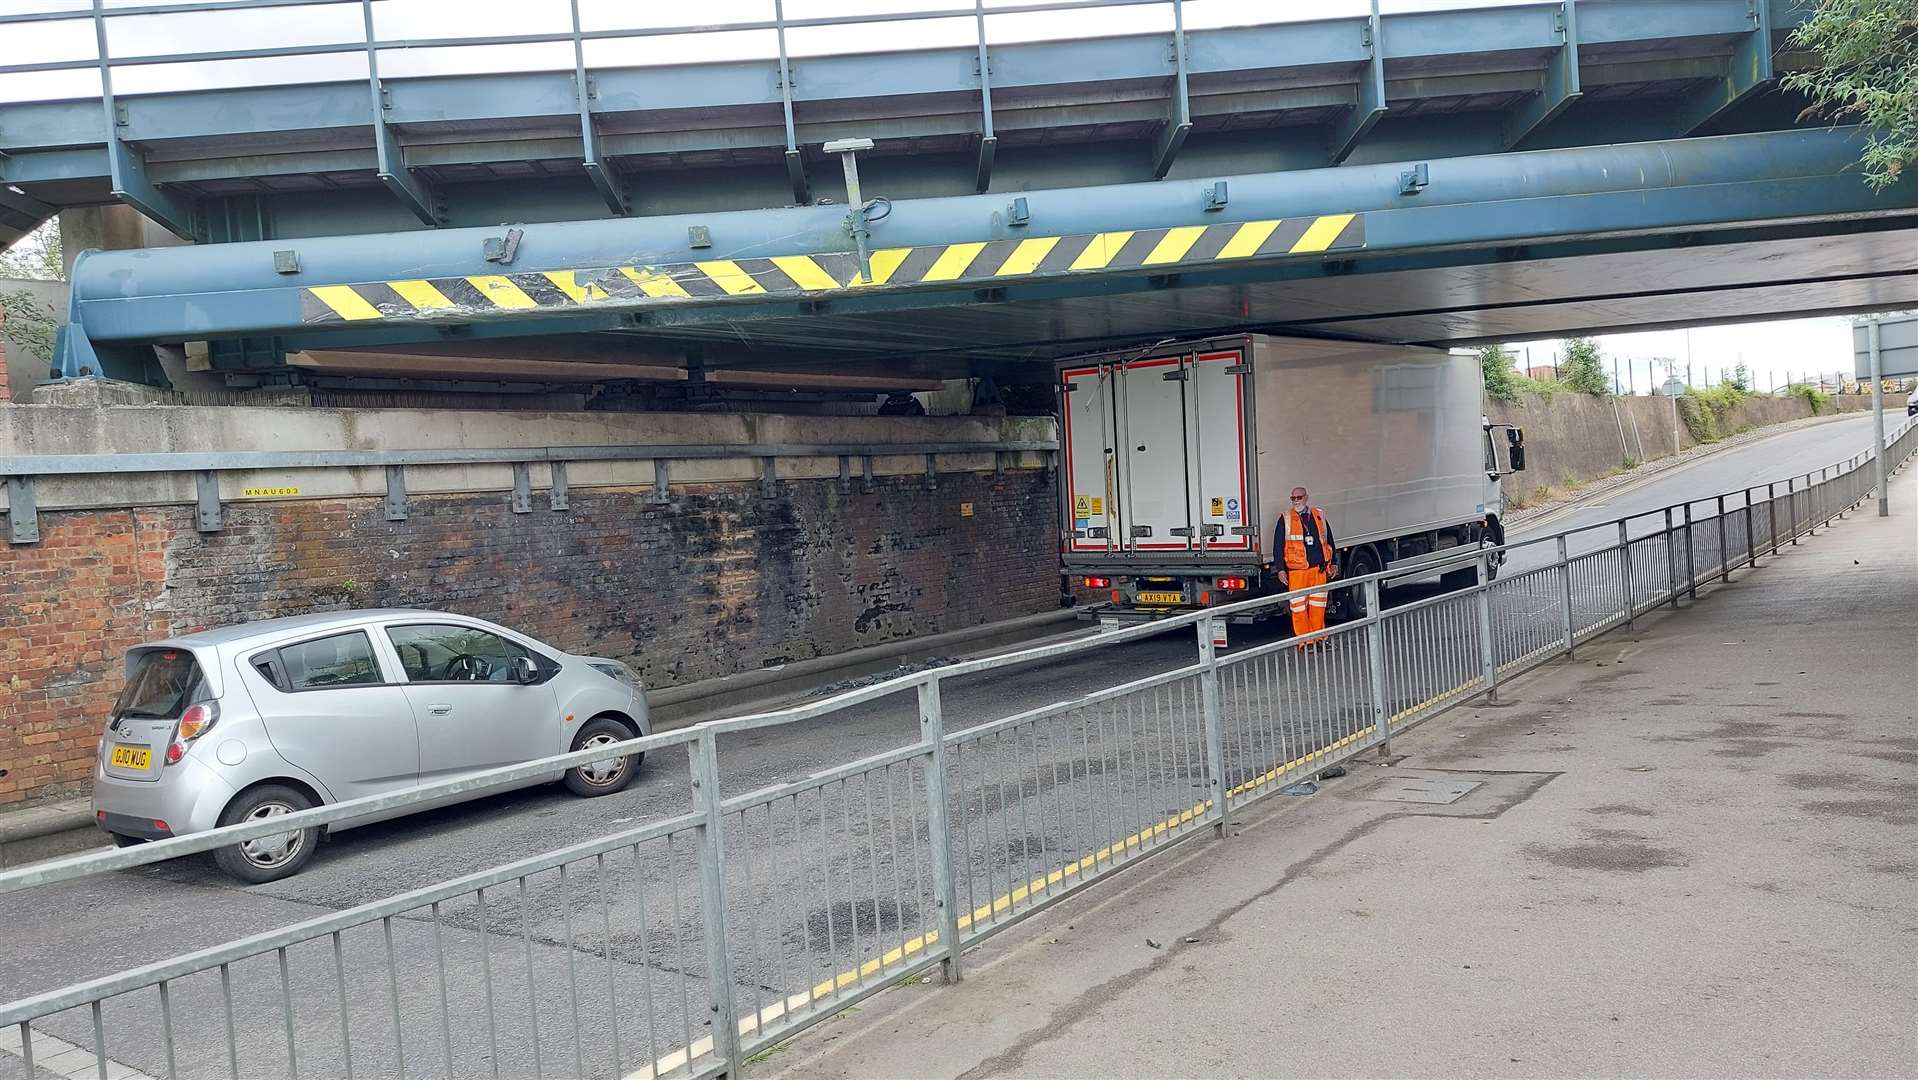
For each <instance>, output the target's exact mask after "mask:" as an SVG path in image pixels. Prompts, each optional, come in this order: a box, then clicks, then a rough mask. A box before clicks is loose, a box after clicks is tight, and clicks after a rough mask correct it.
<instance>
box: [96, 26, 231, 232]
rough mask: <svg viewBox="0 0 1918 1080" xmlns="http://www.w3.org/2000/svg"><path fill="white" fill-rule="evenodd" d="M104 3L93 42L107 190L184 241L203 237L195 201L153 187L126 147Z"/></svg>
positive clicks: (143, 165) (143, 166) (136, 153)
mask: <svg viewBox="0 0 1918 1080" xmlns="http://www.w3.org/2000/svg"><path fill="white" fill-rule="evenodd" d="M104 11H105V7H104V0H93V40H94V44H95V46H96V47H97V48H98V50H99V52H98V57H99V59H98V60H97V63H98V65H99V69H100V105H101V110H102V116H103V118H104V120H105V127H106V152H107V178H108V190H109V191H111V192H112V193H113V197H114V198H116V199H118V200H120V201H121V202H123V203H126V204H127V205H129V206H132V207H134V208H135V209H137V210H139V211H140V212H141V213H142V214H145V215H146V216H147V217H149V218H152V219H153V220H154V221H157V222H159V223H160V224H161V225H162V226H164V227H165V228H166V229H167V231H169V232H171V233H173V234H174V235H175V236H178V237H179V238H181V239H182V240H198V239H203V238H204V235H205V234H204V230H203V229H202V228H200V223H199V222H198V220H197V219H196V208H195V207H194V205H193V203H192V200H190V199H184V198H180V197H179V196H176V195H174V194H173V193H172V192H170V191H163V190H161V189H160V188H158V187H156V186H154V184H153V182H152V181H151V180H149V179H148V178H147V173H146V162H145V161H144V160H142V159H141V156H140V153H139V151H137V150H135V149H134V148H133V147H132V146H129V145H128V144H127V141H126V139H127V135H126V131H125V128H126V127H127V122H126V118H125V117H124V116H122V115H121V113H120V110H119V109H118V108H116V107H115V105H114V97H113V71H112V69H111V67H110V65H109V63H108V60H107V57H108V55H109V53H108V51H107V29H106V22H105V20H104V18H103V17H102V16H103V14H104Z"/></svg>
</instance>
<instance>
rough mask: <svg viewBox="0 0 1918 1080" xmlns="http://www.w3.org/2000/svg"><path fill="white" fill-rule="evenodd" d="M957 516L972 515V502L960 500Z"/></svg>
mask: <svg viewBox="0 0 1918 1080" xmlns="http://www.w3.org/2000/svg"><path fill="white" fill-rule="evenodd" d="M959 516H960V517H971V516H972V504H971V503H969V502H962V503H960V504H959Z"/></svg>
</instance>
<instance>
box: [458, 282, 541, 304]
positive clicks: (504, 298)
mask: <svg viewBox="0 0 1918 1080" xmlns="http://www.w3.org/2000/svg"><path fill="white" fill-rule="evenodd" d="M466 281H467V283H468V284H470V285H472V286H473V287H474V288H475V289H478V290H479V291H480V295H481V296H484V297H486V299H488V300H490V301H492V302H493V306H494V307H498V308H504V309H506V310H507V311H524V310H526V309H527V308H533V307H538V306H539V303H538V302H537V301H535V300H534V299H533V298H532V297H530V296H528V295H526V294H525V293H523V292H521V291H520V288H519V286H518V285H515V284H513V283H512V282H511V281H509V280H507V279H506V278H503V277H501V276H499V275H498V274H479V275H477V276H473V277H468V278H467V279H466Z"/></svg>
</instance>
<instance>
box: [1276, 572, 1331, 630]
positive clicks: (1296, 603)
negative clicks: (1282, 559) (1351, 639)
mask: <svg viewBox="0 0 1918 1080" xmlns="http://www.w3.org/2000/svg"><path fill="white" fill-rule="evenodd" d="M1327 580H1329V579H1328V578H1327V577H1326V576H1325V568H1324V567H1319V566H1308V567H1306V568H1305V569H1303V570H1293V569H1290V568H1287V570H1286V571H1285V587H1286V588H1287V589H1305V588H1310V587H1311V586H1313V585H1323V584H1325V583H1326V581H1327ZM1328 595H1329V594H1328V593H1322V592H1315V593H1307V594H1306V595H1304V596H1294V597H1293V598H1292V599H1291V600H1290V601H1289V603H1290V604H1291V606H1292V633H1293V636H1295V637H1296V636H1299V635H1303V634H1309V633H1312V632H1313V631H1314V630H1323V629H1325V600H1326V597H1327V596H1328Z"/></svg>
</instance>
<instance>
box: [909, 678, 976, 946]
mask: <svg viewBox="0 0 1918 1080" xmlns="http://www.w3.org/2000/svg"><path fill="white" fill-rule="evenodd" d="M919 741H920V743H921V744H923V745H924V746H925V748H926V750H927V752H928V753H930V754H931V755H932V757H931V760H930V761H929V762H928V763H927V765H926V831H927V832H928V833H929V834H930V835H931V837H932V895H933V902H934V903H936V904H938V905H939V940H940V942H941V943H942V944H943V945H944V949H943V950H942V951H943V952H944V953H945V954H946V955H945V959H943V960H941V961H940V962H939V967H940V975H941V977H942V978H944V979H945V981H946V982H948V983H956V982H958V981H959V980H960V979H961V978H964V976H965V972H964V971H962V970H961V967H960V963H959V886H958V883H957V882H956V881H955V880H954V879H953V876H952V831H951V827H950V825H948V824H947V821H946V806H947V805H948V804H947V800H946V714H945V708H944V706H943V705H942V704H941V703H940V698H939V680H938V679H936V678H933V679H927V680H926V681H925V682H922V683H920V684H919Z"/></svg>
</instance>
